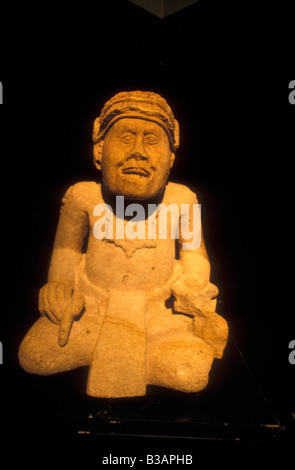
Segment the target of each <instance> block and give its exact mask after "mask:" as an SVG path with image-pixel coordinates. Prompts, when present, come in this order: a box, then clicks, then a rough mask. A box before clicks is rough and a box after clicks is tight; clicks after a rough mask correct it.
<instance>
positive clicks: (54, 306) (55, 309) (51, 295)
mask: <svg viewBox="0 0 295 470" xmlns="http://www.w3.org/2000/svg"><path fill="white" fill-rule="evenodd" d="M58 285H59V284H58V283H56V282H50V283H49V284H48V295H47V299H48V302H49V305H50V311H51V313H52V315H53V316H54V317H55V318H56V319H57V320H58V322H60V320H61V319H62V316H63V311H62V310H61V309H60V306H59V303H58V301H57V290H58Z"/></svg>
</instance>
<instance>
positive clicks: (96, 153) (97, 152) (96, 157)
mask: <svg viewBox="0 0 295 470" xmlns="http://www.w3.org/2000/svg"><path fill="white" fill-rule="evenodd" d="M99 131H100V119H99V118H96V119H95V121H94V124H93V132H92V139H93V141H94V142H95V144H94V145H93V161H94V165H95V166H96V168H97V169H98V170H101V154H102V147H103V139H101V140H99V141H97V137H98V135H99Z"/></svg>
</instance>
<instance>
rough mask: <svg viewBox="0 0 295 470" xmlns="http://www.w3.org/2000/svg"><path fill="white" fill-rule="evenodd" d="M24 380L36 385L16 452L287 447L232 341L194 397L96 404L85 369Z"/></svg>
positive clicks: (159, 391)
mask: <svg viewBox="0 0 295 470" xmlns="http://www.w3.org/2000/svg"><path fill="white" fill-rule="evenodd" d="M22 379H23V380H26V382H31V385H32V387H31V389H30V392H27V393H28V397H27V399H26V404H27V408H26V409H23V408H22V409H21V410H20V411H19V414H18V421H19V426H18V427H17V428H15V429H13V433H14V435H13V436H12V442H13V443H14V444H15V445H16V443H17V445H16V448H18V447H19V445H21V447H22V448H24V449H25V448H30V444H31V445H32V443H33V444H34V445H38V446H39V447H38V448H44V449H45V448H57V449H59V448H60V449H61V448H65V447H67V448H73V449H75V448H81V449H87V448H89V449H91V448H93V449H98V450H99V453H100V455H107V454H108V452H111V453H112V454H115V453H116V452H117V455H123V454H120V453H121V452H122V449H123V450H124V455H128V454H126V452H127V450H128V446H129V447H130V446H131V448H132V449H131V450H132V451H133V454H135V455H136V453H139V454H140V455H142V457H144V456H145V454H150V453H152V452H153V450H154V451H159V450H161V451H162V453H163V452H164V451H165V452H166V453H167V452H170V454H173V453H176V452H178V453H179V451H182V452H186V453H189V452H190V451H193V450H196V449H198V448H230V447H250V448H264V447H265V446H270V447H271V448H273V447H277V448H284V446H286V447H288V445H289V437H288V435H287V431H286V428H285V425H284V423H281V422H280V421H279V419H278V417H277V415H276V413H275V411H274V410H273V409H272V407H271V405H270V404H269V403H268V401H267V399H266V398H265V396H264V394H263V393H262V392H261V390H260V388H259V386H258V385H257V383H256V381H255V379H254V378H253V376H252V373H251V371H250V369H249V367H248V365H247V363H246V361H245V359H244V358H243V356H242V354H241V353H240V351H239V348H238V346H237V345H236V343H235V342H234V341H233V339H232V338H231V337H230V338H229V342H228V345H227V347H226V350H225V354H224V357H223V359H222V360H221V361H218V360H216V361H214V364H213V368H212V370H211V376H210V381H209V384H208V386H207V388H206V389H205V390H203V391H202V392H199V393H197V394H184V393H179V392H175V391H171V390H166V389H163V388H158V387H148V389H147V395H146V396H145V397H140V398H125V399H97V398H91V397H87V396H86V394H85V392H83V390H82V389H83V383H84V384H85V383H86V379H87V369H86V368H81V369H80V370H76V371H72V372H68V373H65V374H61V375H58V376H52V377H36V376H28V375H27V374H25V373H24V374H22ZM60 384H62V387H63V388H62V390H61V389H60V387H61V385H60ZM26 387H28V384H26ZM23 389H24V388H23ZM77 391H78V392H77ZM24 402H25V401H24V400H22V403H24ZM131 450H129V454H130V452H131Z"/></svg>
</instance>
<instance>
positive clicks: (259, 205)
mask: <svg viewBox="0 0 295 470" xmlns="http://www.w3.org/2000/svg"><path fill="white" fill-rule="evenodd" d="M257 3H258V2H234V1H213V0H201V1H200V2H198V3H196V4H195V5H192V6H190V7H187V8H186V9H184V10H183V11H181V12H178V13H176V14H174V15H171V16H170V17H167V18H166V19H163V20H161V19H159V18H157V17H156V16H153V15H152V14H150V13H148V12H145V11H144V10H142V9H141V8H138V7H136V6H135V5H132V4H131V3H129V2H127V1H108V2H97V6H96V7H91V8H90V7H89V8H87V7H85V8H82V6H81V5H79V4H75V5H73V4H72V6H71V8H70V9H66V10H62V8H61V7H58V6H55V7H53V5H52V4H42V5H44V6H42V9H41V7H39V10H38V7H36V6H34V9H33V7H28V6H27V5H26V6H25V7H18V9H17V12H14V11H7V13H6V21H7V23H8V24H9V25H10V27H9V28H8V29H7V30H6V31H5V32H3V33H2V36H3V38H2V44H3V45H4V47H3V50H2V59H1V77H0V79H1V81H2V83H3V89H4V104H3V106H1V109H0V111H1V120H2V121H1V123H2V124H1V131H2V132H1V134H2V137H1V146H2V148H3V150H2V151H1V157H2V189H3V196H2V209H3V216H2V223H3V226H2V231H3V233H4V238H5V240H4V242H3V243H2V250H3V258H4V259H5V267H3V272H4V280H3V281H4V282H3V281H2V282H3V284H2V285H3V287H4V288H3V292H2V295H3V299H4V300H5V302H3V311H2V322H3V325H4V326H3V331H4V327H6V329H5V334H4V333H1V338H0V339H1V341H2V343H3V362H4V363H3V365H2V366H1V371H0V372H1V382H2V384H3V385H2V386H1V390H2V391H3V392H4V394H5V392H8V394H7V395H6V401H5V409H6V408H8V409H9V413H10V415H11V420H10V424H11V423H13V426H12V429H13V427H14V426H16V427H17V426H18V422H19V421H21V420H22V410H23V411H24V410H25V409H26V407H27V406H28V403H29V404H30V406H33V405H32V403H31V401H32V400H31V401H30V398H29V397H30V395H31V393H30V390H31V387H36V386H37V387H39V392H40V395H41V396H39V401H38V400H37V401H35V408H32V410H31V413H32V415H34V413H37V414H42V412H43V407H45V406H46V403H44V402H43V398H44V397H43V396H42V394H44V388H43V389H42V380H43V379H42V378H38V379H34V378H32V377H31V376H29V375H28V374H26V373H24V372H23V371H21V370H20V367H19V365H18V360H17V350H18V347H19V344H20V342H21V340H22V338H23V336H24V335H25V333H26V332H27V330H28V328H29V327H30V326H31V325H32V324H33V322H34V321H35V320H36V319H37V318H38V308H37V297H38V290H39V289H40V287H42V285H44V284H45V282H46V279H47V272H48V266H49V261H50V255H51V250H52V245H53V240H54V235H55V230H56V225H57V221H58V215H59V207H60V201H61V198H62V196H63V194H64V192H65V190H66V189H67V188H68V186H69V185H71V184H73V183H75V182H77V181H84V180H93V179H97V177H98V174H97V172H96V170H95V167H94V165H93V163H92V147H91V132H92V124H93V120H94V119H95V117H97V116H98V114H99V112H100V110H101V107H102V106H103V104H104V103H105V101H106V100H107V99H109V98H110V97H111V96H113V95H114V94H115V93H117V92H119V91H124V90H126V91H128V90H134V89H142V90H151V91H154V92H157V93H160V94H161V95H162V96H163V97H164V98H166V99H167V101H168V103H169V104H170V106H171V107H172V109H173V111H174V114H175V117H176V118H177V119H178V121H179V123H180V142H181V145H180V148H179V150H178V152H177V157H176V162H175V165H174V167H173V169H172V172H171V180H174V181H176V182H180V183H184V184H187V185H188V186H190V187H191V189H193V190H195V191H196V192H197V194H198V197H199V202H200V203H201V204H202V218H203V228H204V236H205V242H206V245H207V250H208V254H209V258H210V260H211V264H212V282H214V283H215V284H217V286H218V287H219V290H220V299H221V301H222V314H223V315H224V316H225V318H226V319H227V321H228V323H229V326H230V331H231V335H232V336H233V337H234V338H235V340H236V341H237V343H238V345H239V348H240V349H241V351H243V354H244V356H245V357H246V359H247V362H248V364H249V367H250V368H251V373H252V374H253V375H254V376H255V378H256V379H257V380H258V382H259V383H260V385H261V386H262V388H263V390H264V392H265V394H266V395H267V396H268V397H269V399H270V401H271V402H272V403H273V405H274V406H275V408H276V410H278V412H279V413H280V414H281V415H282V416H290V413H291V412H293V413H294V412H295V405H294V371H295V366H294V365H291V364H290V363H289V362H288V355H289V352H290V350H289V349H288V345H289V342H290V341H291V340H293V339H295V329H294V307H293V297H294V294H293V291H294V288H293V279H292V276H293V272H294V256H293V250H294V242H293V230H294V229H293V225H292V219H293V204H292V203H293V178H294V176H293V167H292V161H293V159H294V142H293V135H294V113H295V106H293V107H292V105H291V104H290V103H289V102H288V94H289V92H290V90H288V84H289V82H290V81H291V80H294V79H295V70H294V36H295V34H294V26H293V24H292V22H293V18H292V12H291V2H290V3H289V4H288V3H284V5H282V2H280V3H279V2H274V3H273V4H270V3H269V2H260V3H259V5H257ZM2 322H1V324H2ZM66 380H67V379H66V376H63V378H62V379H60V378H59V379H56V381H53V382H50V384H51V385H50V386H51V387H52V389H48V388H46V396H45V400H44V401H46V400H48V397H50V400H53V402H52V403H53V404H52V405H51V406H52V407H54V406H55V405H54V403H55V402H56V403H57V402H58V403H59V404H58V405H57V406H58V407H61V408H62V406H63V404H62V403H60V401H59V398H58V393H59V392H58V391H57V389H60V388H62V387H63V386H65V385H63V384H64V382H63V381H66ZM48 383H49V382H46V384H47V385H46V387H48ZM84 386H85V384H84V383H81V384H79V387H80V388H81V395H83V393H84V391H83V390H82V389H83V387H84ZM43 387H45V385H44V386H43ZM77 387H78V385H77ZM4 390H5V391H4ZM39 392H38V393H39ZM61 393H62V392H61ZM77 393H80V392H77ZM216 393H217V392H216ZM60 396H61V395H60ZM21 441H22V438H21V437H20V436H18V438H16V437H14V434H13V430H12V431H10V435H9V442H10V445H11V448H16V449H17V448H19V446H21Z"/></svg>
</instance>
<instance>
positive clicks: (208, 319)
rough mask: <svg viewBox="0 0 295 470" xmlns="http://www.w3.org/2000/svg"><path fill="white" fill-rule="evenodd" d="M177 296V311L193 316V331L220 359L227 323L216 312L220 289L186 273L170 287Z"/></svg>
mask: <svg viewBox="0 0 295 470" xmlns="http://www.w3.org/2000/svg"><path fill="white" fill-rule="evenodd" d="M171 290H172V293H173V295H174V297H175V302H174V309H175V310H176V311H177V312H182V313H188V314H190V315H192V316H193V317H194V318H193V325H192V329H193V332H194V334H195V335H196V336H198V337H199V338H202V339H203V340H204V341H205V343H207V344H208V345H209V346H210V347H211V349H212V351H213V353H214V356H215V357H217V358H221V357H222V354H223V350H224V348H225V346H226V343H227V338H228V326H227V322H226V320H225V319H224V318H222V317H221V316H220V315H218V314H217V313H215V311H214V310H215V308H212V307H214V304H215V300H214V298H215V297H217V295H218V289H217V287H216V286H215V285H214V284H211V283H210V282H209V281H207V280H204V279H201V278H199V277H197V276H195V275H192V274H184V275H183V276H181V277H180V278H179V279H178V280H177V281H176V282H175V283H174V284H172V286H171Z"/></svg>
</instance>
